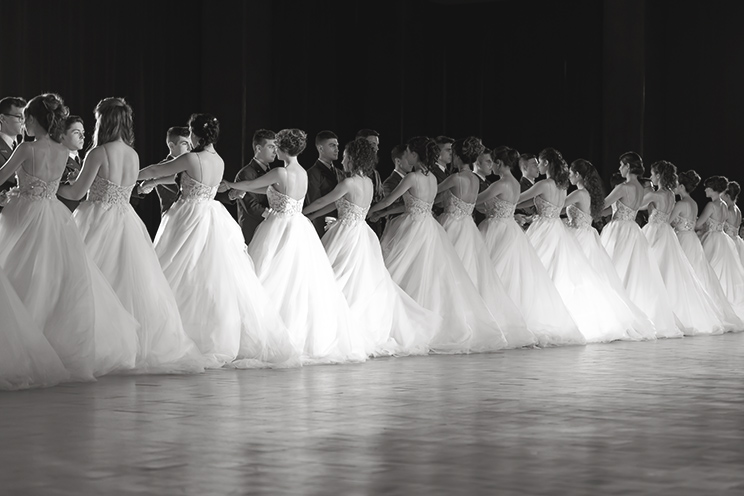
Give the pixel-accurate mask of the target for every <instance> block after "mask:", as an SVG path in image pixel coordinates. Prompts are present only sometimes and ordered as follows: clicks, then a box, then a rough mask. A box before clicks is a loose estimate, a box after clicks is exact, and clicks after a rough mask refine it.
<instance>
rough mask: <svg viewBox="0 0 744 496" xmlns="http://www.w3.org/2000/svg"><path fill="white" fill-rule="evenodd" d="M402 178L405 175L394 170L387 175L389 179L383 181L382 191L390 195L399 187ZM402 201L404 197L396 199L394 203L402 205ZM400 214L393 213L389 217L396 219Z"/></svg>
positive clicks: (385, 194)
mask: <svg viewBox="0 0 744 496" xmlns="http://www.w3.org/2000/svg"><path fill="white" fill-rule="evenodd" d="M402 180H403V177H402V176H401V175H400V174H398V173H397V172H396V171H393V173H392V174H390V175H389V176H388V177H387V179H385V181H383V183H382V191H383V193H384V196H388V195H390V193H392V192H393V190H394V189H395V188H397V187H398V185H399V184H400V182H401V181H402ZM402 203H403V199H402V198H398V199H397V200H395V201H394V202H393V205H401V204H402ZM393 205H391V206H393ZM398 215H400V214H395V215H391V216H389V217H388V218H389V219H394V218H396V217H397V216H398Z"/></svg>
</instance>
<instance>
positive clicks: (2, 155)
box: [0, 96, 26, 211]
mask: <svg viewBox="0 0 744 496" xmlns="http://www.w3.org/2000/svg"><path fill="white" fill-rule="evenodd" d="M25 106H26V100H24V99H23V98H21V97H16V96H6V97H5V98H3V99H2V100H0V167H2V166H3V165H5V162H7V161H8V159H9V158H10V156H11V155H12V154H13V150H15V147H16V146H18V136H19V135H21V134H23V123H24V117H23V108H24V107H25ZM15 185H16V182H15V177H13V178H11V179H8V180H7V181H6V182H5V183H4V184H2V185H0V192H3V191H8V190H9V189H10V188H12V187H13V186H15ZM2 209H3V208H2V206H0V211H2Z"/></svg>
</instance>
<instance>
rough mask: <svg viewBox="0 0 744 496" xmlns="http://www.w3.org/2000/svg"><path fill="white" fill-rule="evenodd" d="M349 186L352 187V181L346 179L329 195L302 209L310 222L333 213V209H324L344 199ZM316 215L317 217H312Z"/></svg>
mask: <svg viewBox="0 0 744 496" xmlns="http://www.w3.org/2000/svg"><path fill="white" fill-rule="evenodd" d="M349 185H351V179H350V178H348V179H344V180H343V181H341V182H340V183H338V184H337V185H336V187H335V188H333V189H332V190H331V191H330V192H329V193H328V194H327V195H324V196H321V197H320V198H318V199H317V200H315V201H314V202H312V203H311V204H310V205H308V206H307V207H305V208H303V209H302V213H303V214H304V215H306V216H307V217H308V218H309V219H310V220H313V219H315V218H316V217H319V216H320V215H322V214H323V213H324V211H325V213H328V212H333V210H334V209H333V208H331V209H330V210H326V209H324V207H326V206H329V205H332V204H333V202H335V201H336V200H339V199H341V198H343V197H344V195H346V194H347V193H348V192H349ZM311 214H315V215H311Z"/></svg>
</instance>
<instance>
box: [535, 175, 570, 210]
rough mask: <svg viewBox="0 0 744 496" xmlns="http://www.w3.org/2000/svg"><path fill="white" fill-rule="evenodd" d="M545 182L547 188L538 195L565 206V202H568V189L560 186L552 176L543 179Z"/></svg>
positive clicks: (556, 204) (559, 205)
mask: <svg viewBox="0 0 744 496" xmlns="http://www.w3.org/2000/svg"><path fill="white" fill-rule="evenodd" d="M543 182H544V184H545V190H544V191H543V192H542V193H540V194H539V195H538V196H540V197H542V199H543V200H545V201H547V202H549V203H551V204H552V205H555V206H556V207H563V204H564V203H565V202H566V190H565V189H561V188H559V187H558V185H557V184H555V181H554V180H552V179H550V178H548V179H543Z"/></svg>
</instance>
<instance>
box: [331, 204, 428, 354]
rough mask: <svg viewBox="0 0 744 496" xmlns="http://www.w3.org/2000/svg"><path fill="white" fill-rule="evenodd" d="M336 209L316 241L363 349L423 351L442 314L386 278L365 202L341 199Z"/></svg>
mask: <svg viewBox="0 0 744 496" xmlns="http://www.w3.org/2000/svg"><path fill="white" fill-rule="evenodd" d="M336 209H337V211H338V220H337V221H336V222H335V223H334V224H332V225H331V227H330V228H329V229H328V231H326V233H325V235H324V236H323V239H322V240H321V241H322V243H323V247H324V248H325V250H326V253H327V254H328V258H329V260H330V261H331V266H332V267H333V272H334V274H335V275H336V281H337V282H338V284H339V285H340V287H341V289H342V290H343V293H344V296H345V297H346V301H347V302H348V304H349V309H350V310H351V314H352V316H353V318H354V321H355V322H356V324H357V326H359V327H358V331H359V333H360V334H361V336H362V338H363V340H364V343H365V352H366V353H367V355H368V356H384V355H397V356H403V355H420V354H426V353H428V352H429V342H430V341H431V339H432V338H433V337H434V335H435V334H436V333H437V332H439V328H440V326H441V325H442V319H441V318H440V317H439V316H438V315H437V314H436V313H434V312H432V311H430V310H426V309H425V308H424V307H422V306H421V305H419V304H418V303H416V302H415V301H414V300H413V299H412V298H411V297H410V296H408V294H407V293H406V292H405V291H403V290H402V289H401V288H400V287H399V286H398V285H397V284H395V282H394V281H393V279H392V278H391V277H390V273H389V272H388V270H387V268H386V267H385V261H384V260H383V258H382V251H381V250H380V242H379V241H378V239H377V236H376V235H375V233H374V231H372V229H371V228H370V227H369V225H368V224H367V222H365V218H366V216H367V211H368V210H369V206H367V208H364V207H361V206H359V205H356V204H354V203H352V202H350V201H348V200H347V199H345V198H341V199H340V200H338V201H337V202H336Z"/></svg>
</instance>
